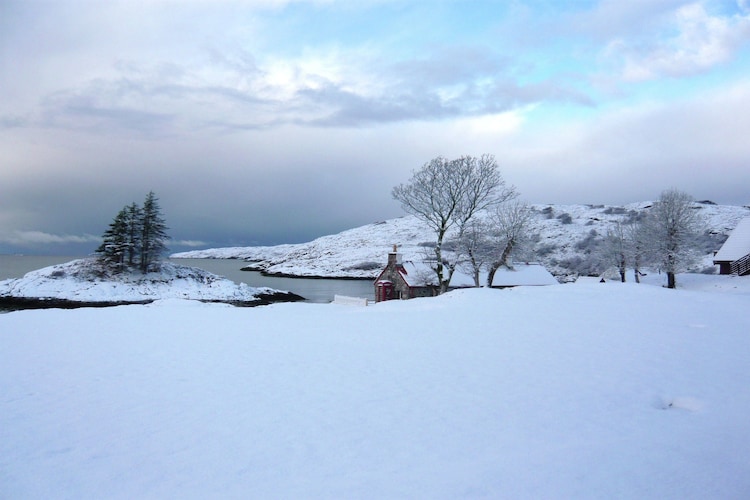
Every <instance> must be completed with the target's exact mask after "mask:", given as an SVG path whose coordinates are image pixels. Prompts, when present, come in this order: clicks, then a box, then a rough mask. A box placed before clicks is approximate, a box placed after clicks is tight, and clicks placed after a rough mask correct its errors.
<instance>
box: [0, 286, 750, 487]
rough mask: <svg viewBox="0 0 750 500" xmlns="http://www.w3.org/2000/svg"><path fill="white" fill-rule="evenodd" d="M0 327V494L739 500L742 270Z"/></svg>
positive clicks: (746, 394)
mask: <svg viewBox="0 0 750 500" xmlns="http://www.w3.org/2000/svg"><path fill="white" fill-rule="evenodd" d="M678 284H681V288H680V289H678V290H667V289H664V288H662V287H661V286H654V285H649V284H641V285H635V284H631V283H627V284H621V283H606V284H599V283H593V284H579V285H571V284H566V285H553V286H548V287H534V288H516V289H509V290H488V289H469V290H461V291H456V292H451V293H449V294H446V295H443V296H441V297H438V298H428V299H415V300H411V301H403V302H402V301H393V302H387V303H381V304H377V305H374V306H368V307H351V306H343V305H336V304H307V303H298V304H276V305H272V306H268V307H262V308H249V309H248V308H233V307H229V306H225V305H216V304H203V303H199V302H192V301H185V300H175V299H170V300H164V301H157V302H154V303H153V304H150V305H131V306H121V307H114V308H107V309H88V308H84V309H75V310H52V309H50V310H37V311H18V312H12V313H8V314H2V315H0V497H2V498H128V499H130V498H457V497H459V498H460V497H464V498H472V497H485V498H660V499H662V498H680V499H684V498H748V497H750V458H749V457H750V455H749V454H748V450H750V417H749V415H750V391H748V387H750V370H748V359H750V315H748V314H747V304H748V300H749V299H750V278H748V277H743V278H739V277H728V276H696V277H693V276H678Z"/></svg>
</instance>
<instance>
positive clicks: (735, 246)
mask: <svg viewBox="0 0 750 500" xmlns="http://www.w3.org/2000/svg"><path fill="white" fill-rule="evenodd" d="M748 254H750V217H745V218H744V219H742V220H741V221H740V222H739V224H737V227H735V228H734V231H732V234H730V235H729V238H728V239H727V241H725V242H724V245H722V247H721V249H720V250H719V251H718V252H717V253H716V255H714V263H716V262H734V261H735V260H739V259H741V258H742V257H744V256H745V255H748Z"/></svg>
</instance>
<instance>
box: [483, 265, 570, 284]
mask: <svg viewBox="0 0 750 500" xmlns="http://www.w3.org/2000/svg"><path fill="white" fill-rule="evenodd" d="M557 284H558V282H557V280H556V279H555V277H554V276H552V274H551V273H550V272H549V271H547V269H545V267H544V266H543V265H541V264H513V269H506V268H504V267H503V268H500V269H498V270H497V272H496V273H495V276H494V278H493V279H492V286H535V285H557Z"/></svg>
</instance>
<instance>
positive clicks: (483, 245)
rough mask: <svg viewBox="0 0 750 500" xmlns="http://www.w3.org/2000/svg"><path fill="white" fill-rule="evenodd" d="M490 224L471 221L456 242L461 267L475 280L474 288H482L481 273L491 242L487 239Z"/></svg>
mask: <svg viewBox="0 0 750 500" xmlns="http://www.w3.org/2000/svg"><path fill="white" fill-rule="evenodd" d="M489 227H490V226H489V224H487V223H486V222H485V221H479V220H475V221H471V222H470V223H469V224H468V225H467V226H466V228H465V230H464V232H463V235H462V236H461V239H460V240H458V241H457V242H456V246H457V247H458V252H459V253H460V256H461V257H463V258H461V257H458V258H457V260H459V259H460V261H461V262H460V264H459V265H460V266H462V268H463V269H464V270H465V271H466V272H468V273H469V274H471V276H472V277H473V278H474V286H476V287H479V286H481V283H480V278H479V273H480V272H481V271H482V268H483V267H484V266H485V262H486V259H487V257H488V256H489V254H490V252H489V246H490V240H489V238H488V237H487V232H488V231H489Z"/></svg>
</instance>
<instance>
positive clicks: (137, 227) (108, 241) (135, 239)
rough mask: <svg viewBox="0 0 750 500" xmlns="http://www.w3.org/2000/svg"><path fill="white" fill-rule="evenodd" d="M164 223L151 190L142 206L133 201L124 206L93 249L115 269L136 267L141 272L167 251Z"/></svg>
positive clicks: (117, 270)
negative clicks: (100, 242) (95, 248)
mask: <svg viewBox="0 0 750 500" xmlns="http://www.w3.org/2000/svg"><path fill="white" fill-rule="evenodd" d="M166 230H167V226H166V224H165V222H164V218H163V217H162V216H161V208H160V207H159V203H158V199H157V198H156V195H154V193H153V191H152V192H150V193H149V194H148V196H146V200H145V202H144V203H143V207H139V206H138V205H137V204H136V203H131V204H130V205H128V206H126V207H123V208H122V210H120V211H119V212H118V214H117V216H116V217H115V218H114V220H113V221H112V223H111V224H110V225H109V228H108V229H107V230H106V231H105V232H104V235H103V236H102V240H103V241H102V244H101V245H100V246H99V248H98V249H97V250H96V253H97V254H98V256H99V260H100V261H101V262H102V263H104V264H105V265H107V266H108V267H110V268H111V269H113V270H115V271H116V272H119V271H122V270H124V269H126V268H131V269H132V268H134V267H136V266H137V267H138V268H139V269H140V270H141V271H142V272H143V273H146V272H148V270H149V267H150V266H152V265H153V264H155V263H156V262H158V261H159V259H160V257H161V255H162V254H163V253H164V252H165V251H166V244H165V242H166V240H167V239H169V236H167V234H166Z"/></svg>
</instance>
